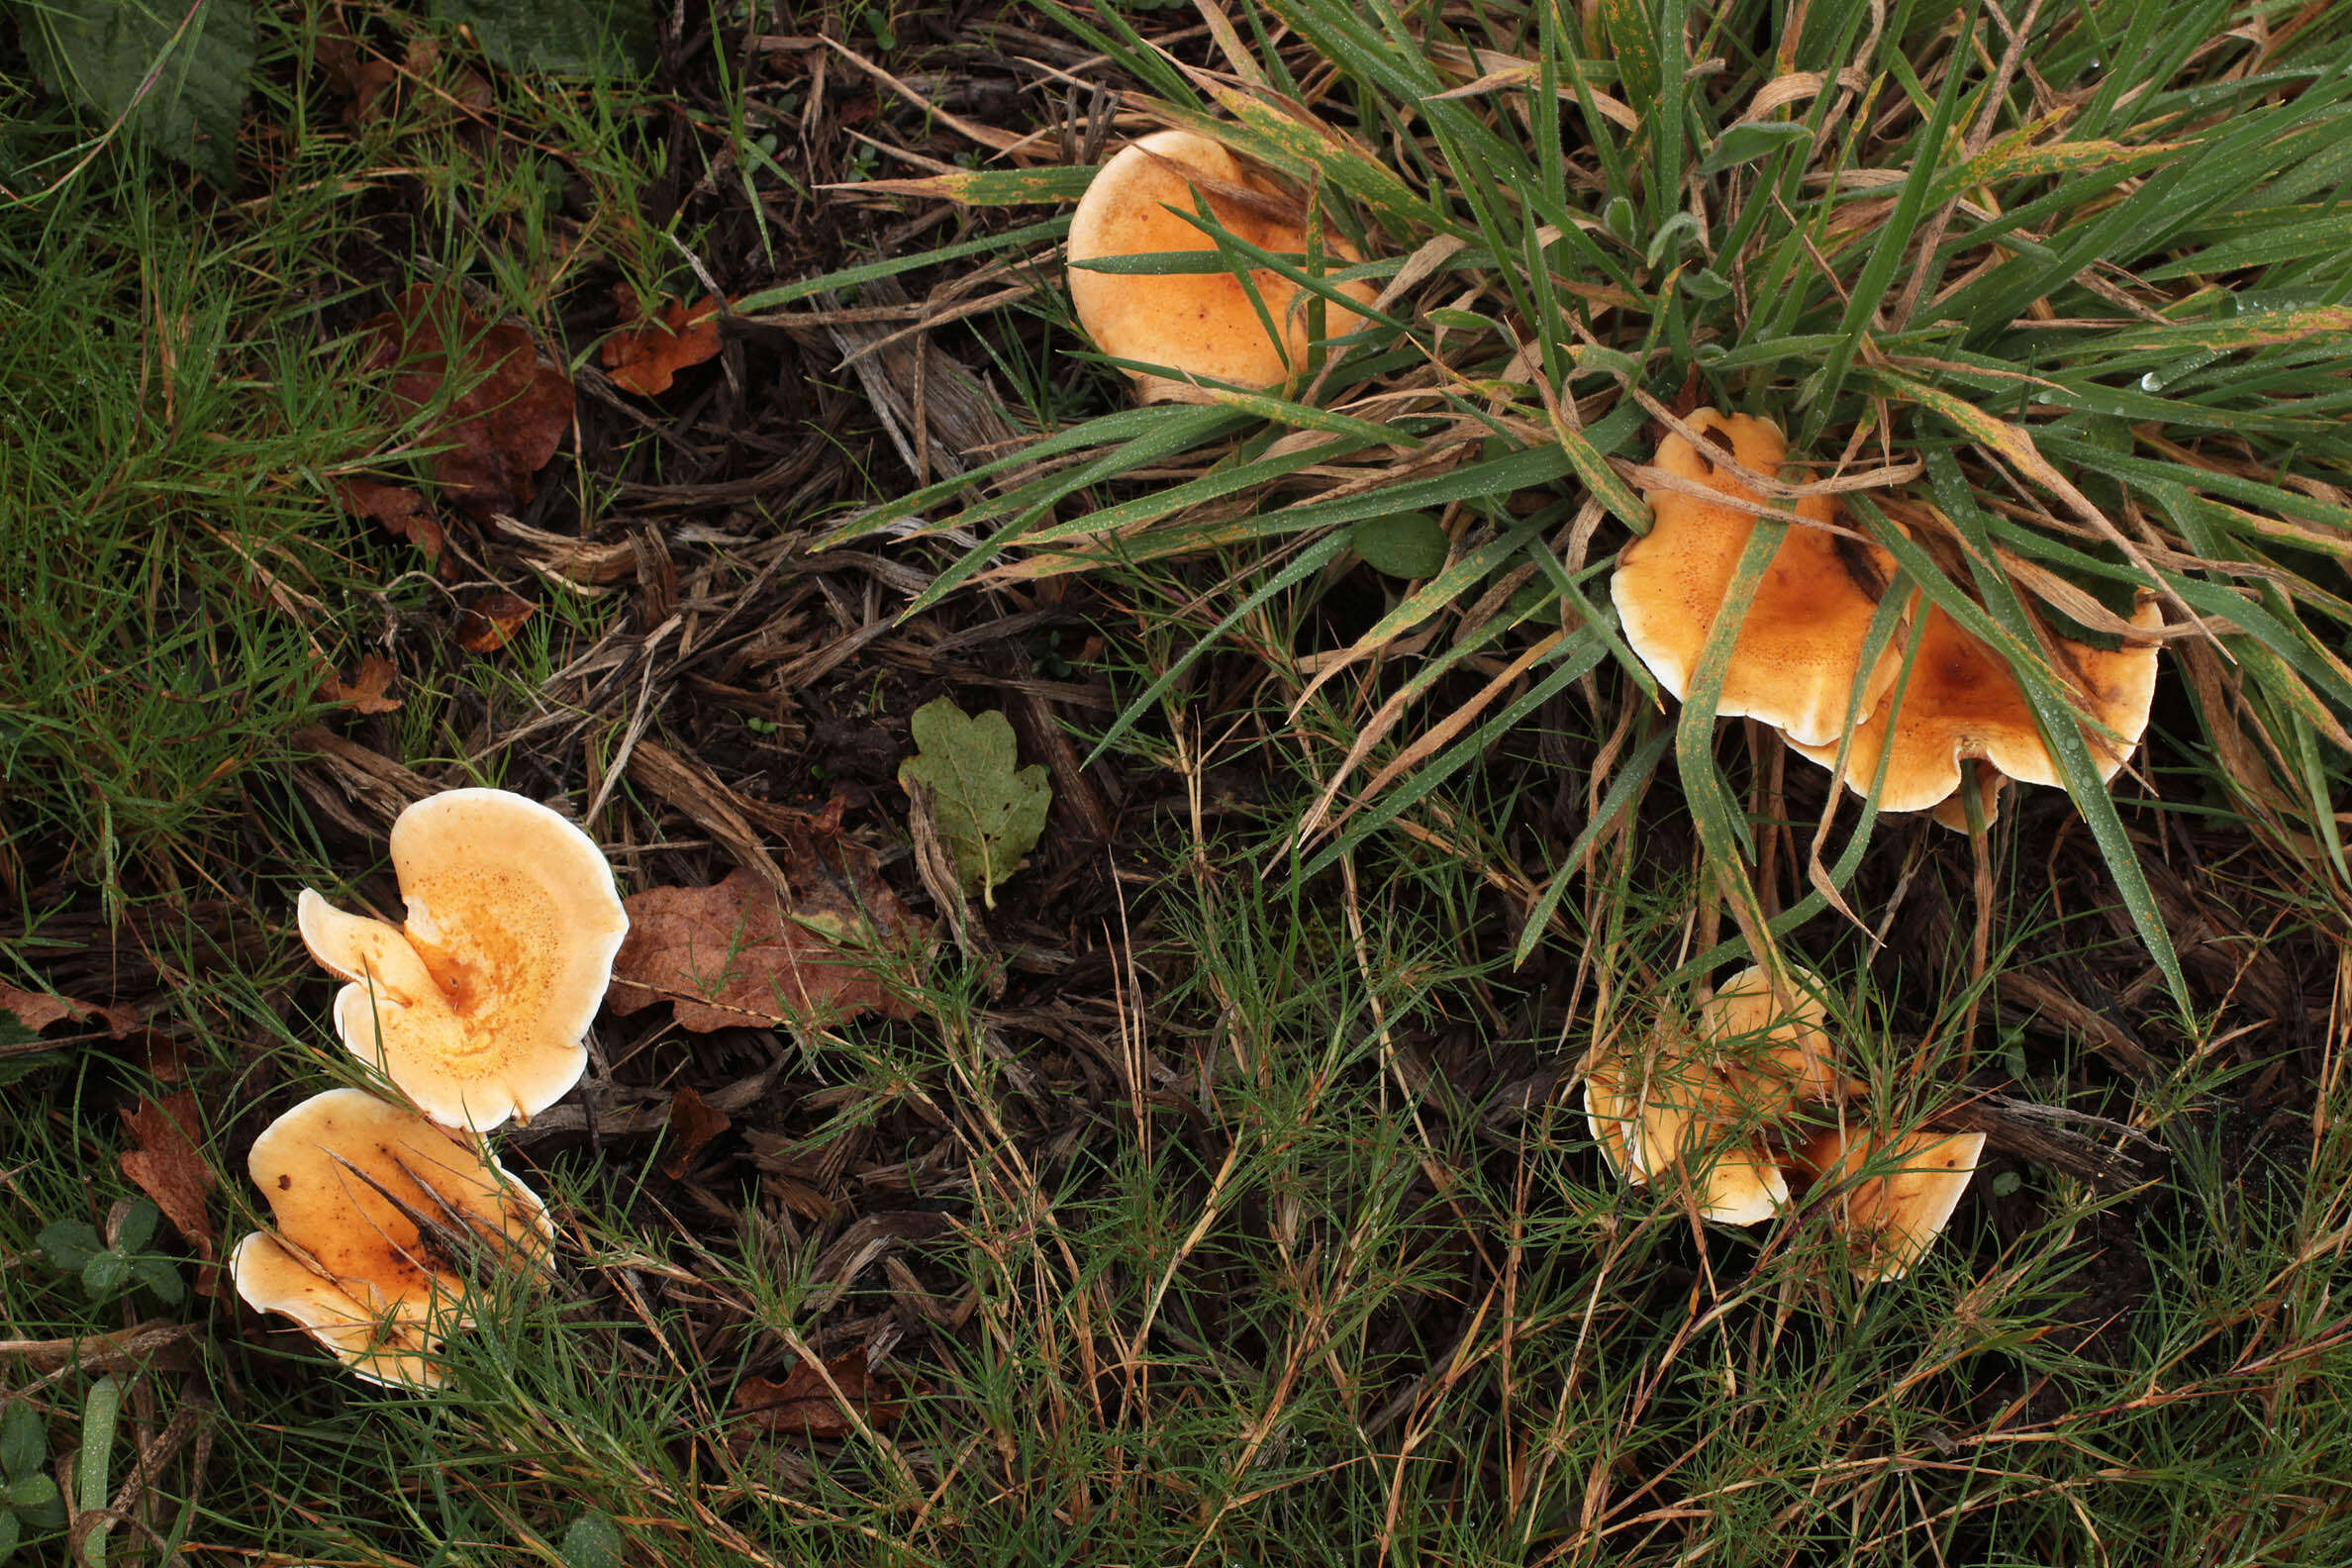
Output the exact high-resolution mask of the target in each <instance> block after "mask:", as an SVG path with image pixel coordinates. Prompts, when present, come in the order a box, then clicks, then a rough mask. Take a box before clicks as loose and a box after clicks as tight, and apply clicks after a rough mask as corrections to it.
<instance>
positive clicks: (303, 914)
mask: <svg viewBox="0 0 2352 1568" xmlns="http://www.w3.org/2000/svg"><path fill="white" fill-rule="evenodd" d="M392 865H393V869H394V871H395V873H396V874H397V875H398V877H399V880H400V890H401V897H402V899H403V900H404V901H405V903H406V905H407V916H408V918H407V921H406V923H405V924H404V925H401V926H391V925H388V924H386V923H384V922H382V921H377V920H371V919H368V918H365V917H363V916H355V915H346V914H343V912H342V911H340V910H337V909H336V908H334V907H333V906H332V905H330V904H329V903H328V902H327V901H326V900H325V899H323V898H321V897H320V896H319V895H318V894H316V893H314V892H311V891H310V890H308V889H305V890H304V891H303V894H302V897H301V900H300V902H299V905H298V906H297V912H298V923H299V925H300V927H301V931H302V939H303V941H304V943H305V944H306V945H308V946H309V948H310V950H311V953H312V955H313V956H314V957H316V958H317V959H318V960H319V962H320V963H322V964H324V965H325V966H326V967H327V968H328V969H329V970H331V971H332V972H333V973H335V974H336V975H337V976H339V977H340V978H342V979H343V980H345V981H347V982H349V983H348V984H347V985H345V986H344V987H343V991H342V992H341V993H340V994H339V995H338V996H337V998H336V1003H335V1015H334V1016H335V1028H336V1032H337V1033H338V1035H340V1036H341V1037H342V1040H343V1045H344V1046H345V1047H346V1048H347V1049H349V1050H350V1051H351V1052H352V1053H353V1054H355V1055H357V1056H358V1057H359V1058H360V1059H361V1060H363V1061H366V1062H367V1063H369V1064H370V1065H371V1066H373V1067H374V1068H376V1069H377V1070H378V1071H379V1072H381V1073H382V1074H383V1076H384V1077H385V1078H386V1079H388V1080H389V1081H390V1082H391V1084H392V1086H393V1087H394V1088H395V1089H397V1090H398V1091H399V1092H400V1093H401V1094H402V1095H403V1096H405V1097H406V1098H407V1099H408V1101H409V1102H410V1103H411V1105H413V1106H414V1107H415V1109H413V1110H412V1109H410V1108H409V1106H400V1105H394V1104H392V1103H390V1102H389V1101H386V1100H382V1099H379V1098H377V1097H376V1096H374V1095H372V1094H369V1093H368V1092H366V1091H365V1090H361V1089H331V1090H328V1091H327V1092H326V1093H324V1094H320V1095H317V1096H314V1097H313V1098H311V1099H309V1100H306V1101H304V1102H303V1103H302V1104H300V1105H298V1106H296V1107H294V1109H292V1110H291V1111H288V1112H287V1113H286V1114H285V1115H284V1116H282V1117H280V1118H278V1119H277V1121H275V1122H273V1123H272V1124H270V1126H269V1127H268V1128H267V1129H265V1130H264V1131H263V1132H262V1133H261V1135H260V1136H259V1137H257V1138H255V1139H254V1140H253V1147H252V1152H251V1155H250V1159H249V1168H250V1170H251V1173H252V1178H253V1183H254V1185H255V1186H257V1187H259V1188H260V1189H261V1192H262V1194H263V1196H264V1197H266V1198H267V1199H268V1201H269V1208H270V1215H271V1218H272V1220H273V1221H274V1222H275V1224H274V1227H273V1228H272V1229H270V1230H266V1231H255V1232H254V1233H252V1234H250V1235H248V1236H246V1237H245V1239H244V1240H242V1241H240V1242H239V1243H238V1244H237V1247H236V1249H235V1250H234V1251H233V1252H232V1253H231V1255H230V1271H231V1277H232V1279H233V1280H234V1281H235V1283H236V1286H237V1291H238V1294H239V1295H240V1296H242V1297H244V1298H245V1301H246V1303H248V1304H249V1305H250V1306H252V1307H253V1308H255V1309H256V1310H258V1311H262V1312H274V1313H283V1314H285V1315H286V1316H287V1317H290V1318H292V1319H293V1320H294V1321H295V1322H296V1323H298V1324H300V1325H301V1326H302V1328H303V1329H304V1331H306V1332H307V1333H309V1334H310V1335H311V1336H312V1337H313V1338H314V1339H316V1340H318V1342H319V1343H320V1344H322V1345H324V1346H326V1347H327V1348H328V1349H329V1350H331V1351H333V1352H334V1353H335V1355H336V1357H337V1358H338V1359H339V1360H341V1361H342V1362H343V1364H344V1365H345V1366H347V1367H349V1368H351V1369H352V1370H353V1371H354V1372H356V1373H357V1374H358V1375H359V1376H361V1377H363V1378H366V1379H367V1380H369V1381H370V1382H375V1383H382V1384H387V1385H391V1386H396V1387H406V1388H432V1387H436V1386H438V1385H439V1383H440V1381H441V1374H440V1371H439V1369H438V1365H437V1357H438V1354H439V1351H440V1349H441V1340H442V1339H443V1338H444V1337H445V1336H446V1335H447V1334H449V1333H451V1332H453V1331H455V1330H457V1329H460V1328H463V1327H466V1326H468V1325H469V1324H470V1323H471V1321H472V1303H473V1300H474V1295H473V1293H474V1289H475V1286H474V1281H473V1279H472V1278H471V1277H469V1276H473V1275H476V1274H478V1273H481V1272H484V1271H501V1270H503V1271H505V1272H508V1273H510V1274H511V1273H512V1266H513V1265H516V1264H525V1265H528V1264H532V1263H535V1262H536V1260H537V1259H538V1257H539V1255H540V1254H541V1253H542V1252H543V1251H544V1249H545V1247H546V1245H547V1243H548V1241H549V1240H550V1239H551V1238H552V1235H553V1231H552V1229H551V1227H550V1226H549V1225H548V1222H547V1217H546V1211H545V1206H544V1205H543V1204H541V1203H540V1202H539V1198H538V1197H537V1196H535V1195H534V1194H533V1193H532V1192H531V1191H530V1190H529V1189H528V1188H526V1187H525V1186H523V1184H522V1183H520V1182H518V1181H516V1180H515V1179H514V1178H513V1177H511V1176H509V1175H508V1174H507V1173H506V1171H505V1170H504V1169H503V1168H501V1167H500V1165H499V1163H498V1161H497V1160H496V1159H495V1158H493V1157H492V1156H491V1153H490V1149H489V1146H488V1143H487V1140H486V1139H485V1137H484V1135H483V1134H485V1133H486V1132H488V1131H490V1130H492V1129H493V1128H496V1127H499V1126H501V1125H503V1124H504V1123H506V1122H507V1121H508V1120H510V1119H512V1120H515V1121H518V1122H521V1121H527V1120H529V1118H531V1117H532V1116H533V1115H535V1114H537V1113H538V1112H539V1111H542V1110H544V1109H545V1108H546V1107H548V1106H549V1105H552V1104H553V1103H554V1102H555V1101H556V1100H558V1099H560V1098H562V1097H563V1096H564V1095H565V1094H566V1093H568V1092H569V1091H570V1089H571V1087H572V1085H573V1084H575V1083H577V1082H578V1081H579V1077H580V1074H581V1072H582V1071H583V1070H584V1069H585V1067H586V1065H587V1059H588V1057H587V1050H586V1047H585V1044H584V1041H585V1038H586V1035H587V1032H588V1026H589V1023H590V1021H591V1020H593V1019H594V1018H595V1016H596V1010H597V1008H598V1006H599V1005H600V1004H601V1003H602V1001H603V1000H604V993H605V988H606V986H607V985H608V984H610V982H611V979H612V972H613V958H614V955H615V954H616V953H617V952H618V951H619V950H620V947H621V941H622V938H623V937H624V936H625V935H627V934H628V931H629V917H628V915H627V913H626V912H625V911H624V910H623V908H622V905H621V897H620V893H619V891H618V890H617V889H616V888H615V886H614V883H613V872H612V867H611V866H610V865H609V864H607V863H606V860H605V857H604V853H603V851H602V850H600V849H598V848H597V846H596V843H595V841H594V840H593V839H591V838H590V837H589V836H588V835H587V834H586V833H582V832H581V831H580V830H579V829H578V828H576V827H574V826H573V825H572V824H571V823H570V822H568V821H566V820H565V819H564V818H562V817H560V816H558V815H557V814H556V813H554V812H553V811H550V810H548V809H547V808H546V807H544V806H541V805H539V803H537V802H536V801H531V800H527V799H525V798H524V797H522V796H520V795H514V794H510V793H508V792H506V791H504V790H494V789H458V790H448V791H444V792H443V793H441V794H439V795H435V796H432V797H430V798H429V799H426V800H423V801H420V802H418V803H417V804H415V805H413V806H411V807H409V808H408V809H407V810H406V811H404V812H402V813H401V815H400V819H399V821H397V822H396V823H394V824H393V827H392Z"/></svg>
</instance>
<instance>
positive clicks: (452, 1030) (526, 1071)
mask: <svg viewBox="0 0 2352 1568" xmlns="http://www.w3.org/2000/svg"><path fill="white" fill-rule="evenodd" d="M392 866H393V869H394V871H395V872H396V873H397V874H398V876H399V878H400V891H401V897H402V899H403V900H404V901H405V902H406V904H407V906H408V921H407V924H406V925H405V926H390V925H387V924H385V923H384V922H382V921H377V920H370V919H367V918H366V917H363V916H357V915H346V914H343V912H342V911H340V910H338V909H336V908H335V907H334V906H333V905H331V904H329V903H328V902H327V901H326V900H325V899H323V898H321V897H320V896H319V895H318V894H317V893H314V892H312V891H311V890H309V889H308V888H305V889H304V890H303V893H302V897H301V899H300V901H299V903H298V905H297V916H298V923H299V925H300V927H301V930H302V939H303V941H304V942H305V943H306V944H307V945H308V946H309V947H310V950H311V952H312V954H313V955H314V956H316V957H317V958H318V960H319V961H320V962H321V963H323V964H325V965H326V966H327V967H328V968H329V969H330V970H332V971H334V972H335V973H336V974H337V975H340V976H341V977H343V979H345V980H348V981H350V982H351V983H350V984H349V985H347V986H345V987H344V988H343V991H342V993H341V994H340V995H339V996H338V997H337V998H336V1004H335V1027H336V1032H337V1033H338V1034H340V1035H341V1036H342V1038H343V1044H344V1045H346V1046H348V1047H349V1048H350V1049H351V1050H352V1051H353V1052H354V1053H356V1054H357V1055H358V1056H360V1057H361V1058H363V1059H364V1060H366V1061H369V1062H372V1063H373V1064H375V1065H376V1066H377V1067H379V1068H380V1069H382V1071H383V1073H384V1075H385V1076H386V1077H388V1078H389V1079H391V1080H392V1082H393V1083H394V1084H396V1085H397V1086H399V1088H400V1090H401V1092H402V1093H403V1094H405V1095H407V1096H408V1097H409V1098H410V1099H411V1100H413V1101H415V1102H416V1104H417V1106H418V1108H419V1109H420V1110H422V1111H424V1112H425V1114H426V1115H428V1116H430V1117H432V1118H433V1119H434V1120H436V1121H438V1122H441V1123H444V1124H446V1125H448V1126H451V1127H476V1128H485V1129H486V1128H489V1127H497V1126H498V1125H499V1124H500V1123H502V1122H504V1121H506V1120H507V1119H508V1118H509V1117H515V1118H518V1119H526V1120H527V1119H529V1118H530V1117H532V1116H534V1115H536V1114H538V1113H539V1112H540V1111H543V1110H545V1109H546V1108H547V1107H548V1106H550V1105H552V1104H554V1103H555V1101H557V1100H559V1099H561V1098H562V1097H563V1096H564V1095H565V1094H566V1093H568V1092H569V1091H570V1089H571V1086H572V1085H573V1084H575V1083H577V1082H578V1081H579V1078H580V1073H581V1071H582V1070H583V1069H584V1068H585V1066H586V1065H587V1059H588V1057H587V1051H586V1048H585V1047H584V1046H583V1044H582V1043H581V1042H582V1040H583V1038H584V1037H585V1036H586V1034H587V1032H588V1025H589V1022H590V1021H591V1020H592V1019H594V1018H595V1016H596V1010H597V1007H598V1006H599V1004H601V1003H602V1002H603V1000H604V994H605V988H606V986H607V985H608V984H610V982H611V980H612V974H613V955H614V953H616V952H617V951H619V950H620V946H621V940H622V938H623V937H624V936H626V935H627V934H628V932H629V917H628V914H627V913H626V912H625V911H624V910H623V909H622V906H621V896H620V894H619V892H618V891H617V890H616V889H615V888H614V886H613V872H612V867H611V866H609V865H607V864H606V862H605V857H604V853H603V851H601V850H600V849H598V848H597V847H596V843H595V840H593V839H591V838H590V837H589V836H588V835H587V834H586V833H582V832H581V831H580V830H579V829H578V828H576V827H574V826H573V825H572V824H571V823H569V822H567V821H566V820H565V819H563V818H562V817H560V816H558V815H556V814H555V813H554V812H552V811H550V810H548V809H547V808H546V807H544V806H541V805H539V803H538V802H536V801H530V800H526V799H524V798H523V797H522V796H520V795H512V794H509V793H507V792H506V791H504V790H492V789H458V790H447V791H444V792H443V793H441V794H439V795H435V796H432V797H430V798H428V799H426V800H422V801H419V802H418V803H417V804H416V805H414V806H411V807H410V808H409V809H408V810H406V811H404V812H402V813H401V814H400V820H399V821H398V822H396V823H394V824H393V825H392Z"/></svg>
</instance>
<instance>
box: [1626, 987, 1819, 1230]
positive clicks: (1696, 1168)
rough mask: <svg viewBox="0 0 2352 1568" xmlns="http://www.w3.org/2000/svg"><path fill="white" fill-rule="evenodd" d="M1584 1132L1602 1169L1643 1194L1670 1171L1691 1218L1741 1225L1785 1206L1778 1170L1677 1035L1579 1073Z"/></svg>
mask: <svg viewBox="0 0 2352 1568" xmlns="http://www.w3.org/2000/svg"><path fill="white" fill-rule="evenodd" d="M1584 1081H1585V1082H1584V1104H1585V1120H1586V1126H1587V1127H1590V1128H1591V1129H1592V1133H1593V1139H1594V1141H1595V1142H1597V1143H1599V1144H1600V1145H1601V1152H1602V1157H1603V1158H1604V1159H1606V1160H1607V1161H1608V1162H1609V1167H1610V1169H1611V1170H1612V1171H1614V1172H1615V1173H1616V1174H1617V1176H1618V1177H1619V1178H1620V1179H1622V1180H1623V1181H1625V1182H1626V1183H1627V1184H1628V1185H1631V1186H1635V1187H1642V1186H1647V1185H1648V1184H1649V1183H1650V1182H1651V1181H1652V1180H1654V1179H1656V1178H1657V1177H1659V1176H1660V1175H1662V1174H1663V1173H1665V1172H1667V1171H1670V1170H1678V1171H1680V1172H1681V1173H1682V1174H1683V1175H1684V1176H1685V1177H1686V1178H1687V1179H1690V1180H1692V1181H1693V1182H1694V1184H1695V1188H1696V1196H1697V1200H1698V1206H1699V1217H1700V1218H1701V1219H1703V1220H1712V1221H1715V1222H1716V1223H1718V1224H1721V1225H1758V1224H1761V1223H1762V1222H1764V1221H1766V1220H1769V1219H1771V1218H1772V1216H1773V1214H1774V1213H1775V1212H1776V1211H1777V1210H1778V1209H1779V1208H1780V1207H1781V1206H1782V1205H1784V1204H1786V1203H1787V1202H1788V1200H1789V1189H1788V1184H1787V1183H1786V1181H1784V1180H1783V1178H1782V1176H1781V1173H1780V1168H1779V1167H1778V1165H1776V1164H1775V1163H1774V1161H1773V1159H1772V1157H1771V1154H1770V1152H1769V1151H1768V1150H1767V1149H1766V1148H1765V1147H1764V1144H1763V1142H1762V1141H1761V1139H1759V1138H1758V1137H1757V1136H1756V1135H1755V1131H1754V1128H1753V1127H1752V1126H1750V1125H1747V1119H1744V1118H1743V1115H1742V1111H1743V1107H1742V1104H1741V1095H1740V1091H1739V1090H1738V1088H1736V1087H1735V1086H1734V1085H1733V1083H1732V1082H1731V1080H1730V1079H1728V1078H1727V1077H1725V1076H1724V1074H1723V1073H1722V1072H1720V1071H1718V1070H1717V1067H1716V1065H1715V1062H1713V1061H1712V1060H1710V1059H1709V1054H1708V1053H1707V1052H1706V1051H1704V1050H1702V1049H1701V1048H1699V1047H1698V1046H1697V1045H1696V1044H1695V1042H1693V1041H1691V1040H1690V1039H1689V1038H1688V1037H1687V1036H1685V1035H1684V1034H1683V1033H1682V1031H1681V1030H1680V1029H1679V1028H1676V1027H1675V1026H1672V1025H1665V1026H1662V1027H1661V1028H1660V1029H1659V1030H1658V1031H1657V1032H1656V1033H1655V1034H1653V1035H1652V1037H1651V1042H1650V1048H1649V1050H1648V1052H1647V1059H1646V1060H1633V1059H1629V1058H1628V1057H1627V1056H1626V1055H1625V1054H1623V1053H1616V1054H1611V1055H1605V1056H1602V1057H1600V1058H1598V1059H1596V1060H1594V1061H1592V1062H1591V1063H1589V1064H1588V1065H1587V1066H1586V1068H1585V1075H1584Z"/></svg>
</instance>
